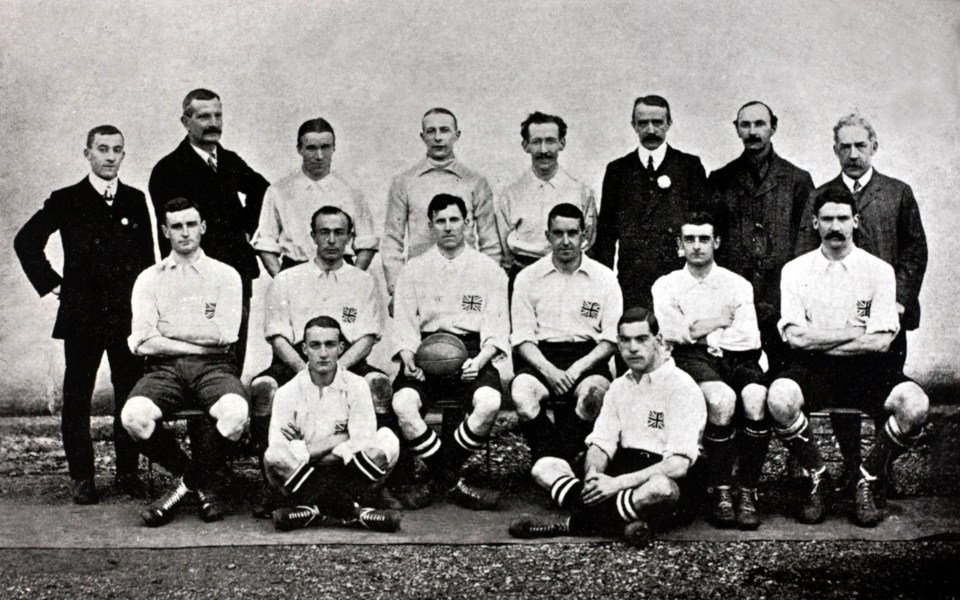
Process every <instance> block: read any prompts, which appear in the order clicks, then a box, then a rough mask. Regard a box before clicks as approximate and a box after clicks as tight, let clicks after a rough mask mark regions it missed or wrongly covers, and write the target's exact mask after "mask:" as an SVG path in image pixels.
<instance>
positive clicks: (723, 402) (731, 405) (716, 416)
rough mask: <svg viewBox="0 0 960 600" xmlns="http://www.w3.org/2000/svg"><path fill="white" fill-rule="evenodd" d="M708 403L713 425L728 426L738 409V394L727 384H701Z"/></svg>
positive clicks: (715, 382) (709, 415)
mask: <svg viewBox="0 0 960 600" xmlns="http://www.w3.org/2000/svg"><path fill="white" fill-rule="evenodd" d="M700 388H701V389H702V390H703V398H704V400H706V402H707V416H708V417H709V420H710V422H711V423H714V424H716V425H726V424H727V423H728V422H729V421H730V419H731V418H732V417H733V413H734V411H735V410H736V408H737V394H736V392H734V391H733V389H732V388H731V387H730V386H728V385H727V384H725V383H723V382H719V381H711V382H707V383H704V384H701V386H700Z"/></svg>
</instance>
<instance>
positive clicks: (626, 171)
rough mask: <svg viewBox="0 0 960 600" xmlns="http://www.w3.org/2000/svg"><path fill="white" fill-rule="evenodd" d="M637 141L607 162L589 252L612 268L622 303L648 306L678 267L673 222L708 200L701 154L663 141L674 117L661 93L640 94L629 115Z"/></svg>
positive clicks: (675, 234) (679, 262)
mask: <svg viewBox="0 0 960 600" xmlns="http://www.w3.org/2000/svg"><path fill="white" fill-rule="evenodd" d="M631 123H632V125H633V129H634V131H636V132H637V136H638V137H639V139H640V146H639V147H638V148H637V149H636V150H635V151H633V152H630V153H629V154H627V155H626V156H623V157H621V158H618V159H617V160H615V161H613V162H611V163H610V164H609V165H607V171H606V173H605V174H604V176H603V191H602V192H601V198H600V217H599V223H598V226H597V242H596V244H595V245H594V247H593V256H594V258H595V259H596V260H597V261H599V262H600V263H602V264H604V265H606V266H607V267H609V268H611V269H613V268H614V256H615V255H616V254H617V243H618V242H619V259H618V260H617V263H616V271H617V277H618V278H619V280H620V287H621V288H622V289H623V303H624V305H625V306H650V305H651V301H652V298H651V295H650V286H652V285H653V282H654V281H656V280H657V278H658V277H660V276H661V275H666V274H667V273H669V272H671V271H673V270H675V269H677V268H679V267H680V266H681V264H682V262H681V260H680V259H679V258H678V257H677V234H678V233H679V231H678V230H677V223H679V222H680V221H681V220H682V219H683V216H684V215H685V214H686V213H687V211H688V210H691V209H695V208H699V207H701V206H702V205H704V203H705V202H706V201H707V199H708V196H707V176H706V173H705V172H704V170H703V165H702V164H701V163H700V159H699V158H698V157H696V156H693V155H692V154H686V153H684V152H680V151H679V150H676V149H675V148H673V147H671V146H669V145H668V144H667V143H666V139H667V132H668V131H669V130H670V126H671V125H672V123H673V120H672V119H671V116H670V105H669V104H668V103H667V101H666V100H665V99H664V98H662V97H661V96H641V97H639V98H637V99H636V100H635V101H634V103H633V114H632V118H631Z"/></svg>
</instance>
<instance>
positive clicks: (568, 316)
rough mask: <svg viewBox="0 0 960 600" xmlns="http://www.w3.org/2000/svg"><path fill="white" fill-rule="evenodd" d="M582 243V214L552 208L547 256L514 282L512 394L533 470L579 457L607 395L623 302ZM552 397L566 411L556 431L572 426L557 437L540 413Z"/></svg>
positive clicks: (572, 209) (572, 208) (566, 207)
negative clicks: (553, 459) (550, 460)
mask: <svg viewBox="0 0 960 600" xmlns="http://www.w3.org/2000/svg"><path fill="white" fill-rule="evenodd" d="M583 235H584V219H583V213H582V212H580V209H579V208H577V207H576V206H574V205H572V204H566V203H562V204H558V205H557V206H555V207H554V208H553V209H551V210H550V213H549V215H548V217H547V230H546V237H547V240H548V241H549V242H550V247H551V252H550V254H548V255H547V256H545V257H543V258H541V259H540V260H538V261H537V262H535V263H533V264H532V265H530V266H529V267H527V268H526V269H524V270H523V271H521V272H520V274H519V275H518V276H517V280H516V288H515V291H514V294H513V302H512V305H511V314H512V316H513V333H512V334H511V336H510V341H511V343H512V344H513V346H514V348H515V349H516V354H517V360H516V361H515V364H516V366H517V376H516V378H515V379H514V380H513V383H512V385H511V389H510V391H511V393H512V395H513V402H514V404H515V405H516V407H517V415H518V416H519V419H520V430H521V431H522V432H523V435H524V437H525V438H526V440H527V444H528V445H529V446H530V454H531V456H532V462H534V463H536V462H537V461H538V460H539V459H541V458H543V457H544V456H558V457H561V458H564V459H568V460H570V459H573V457H574V456H576V455H577V453H579V452H580V451H582V450H583V449H584V446H583V440H584V438H585V437H587V434H588V433H590V430H591V429H592V427H593V421H594V419H596V418H597V414H598V413H599V412H600V405H601V404H602V403H603V395H604V394H605V393H606V392H607V389H608V388H609V387H610V379H611V377H610V367H609V361H610V357H611V356H612V355H613V353H614V351H615V350H616V334H617V332H616V324H617V320H618V319H619V318H620V316H621V314H622V313H623V298H622V296H621V294H620V284H618V283H617V278H616V276H615V275H614V274H613V271H611V270H610V269H608V268H607V267H605V266H603V265H601V264H600V263H598V262H596V261H594V260H593V259H591V258H588V257H587V256H586V255H585V254H583V250H582V247H583V244H582V242H583V240H582V238H583ZM551 397H552V398H553V399H554V400H555V401H558V402H563V403H565V404H566V405H567V406H565V407H563V408H564V409H566V410H564V411H563V412H562V413H561V412H558V413H557V414H555V415H554V419H555V421H556V425H557V426H558V428H559V426H561V424H562V423H563V422H564V421H566V423H568V424H570V425H571V426H570V427H567V428H566V429H568V430H567V431H562V433H559V434H558V432H557V431H555V427H554V424H553V423H551V422H550V419H549V418H548V417H547V411H546V407H545V405H544V402H545V401H546V400H547V399H549V398H551ZM571 409H572V411H573V413H574V414H573V415H569V412H570V410H571ZM565 413H566V414H565ZM563 417H566V419H564V418H563Z"/></svg>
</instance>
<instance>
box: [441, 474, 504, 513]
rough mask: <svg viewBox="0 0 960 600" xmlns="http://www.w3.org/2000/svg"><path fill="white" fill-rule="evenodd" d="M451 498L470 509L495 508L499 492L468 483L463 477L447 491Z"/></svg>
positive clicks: (498, 499) (498, 500)
mask: <svg viewBox="0 0 960 600" xmlns="http://www.w3.org/2000/svg"><path fill="white" fill-rule="evenodd" d="M448 495H449V497H450V499H451V500H453V501H454V502H456V503H457V504H459V505H460V506H462V507H464V508H469V509H471V510H496V509H497V504H499V503H500V493H499V492H495V491H493V490H488V489H484V488H481V487H476V486H473V485H470V484H469V483H467V482H466V481H464V480H463V479H460V480H459V481H457V484H456V485H455V486H453V488H452V489H451V490H450V491H449V492H448Z"/></svg>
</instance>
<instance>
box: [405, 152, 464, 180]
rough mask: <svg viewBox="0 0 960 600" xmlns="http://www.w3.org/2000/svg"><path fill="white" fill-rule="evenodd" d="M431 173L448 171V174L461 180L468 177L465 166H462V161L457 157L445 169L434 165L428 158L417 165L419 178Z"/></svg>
mask: <svg viewBox="0 0 960 600" xmlns="http://www.w3.org/2000/svg"><path fill="white" fill-rule="evenodd" d="M430 171H447V172H448V173H453V174H454V175H456V176H457V177H458V178H460V179H463V178H464V176H465V175H466V174H465V173H464V172H463V165H461V164H460V161H459V160H458V159H457V158H456V157H454V159H453V161H452V162H450V164H448V165H447V166H445V167H438V166H436V165H434V164H433V163H431V162H430V160H429V159H427V158H424V159H423V160H421V161H420V162H419V163H417V175H418V176H420V175H425V174H427V173H429V172H430Z"/></svg>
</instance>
